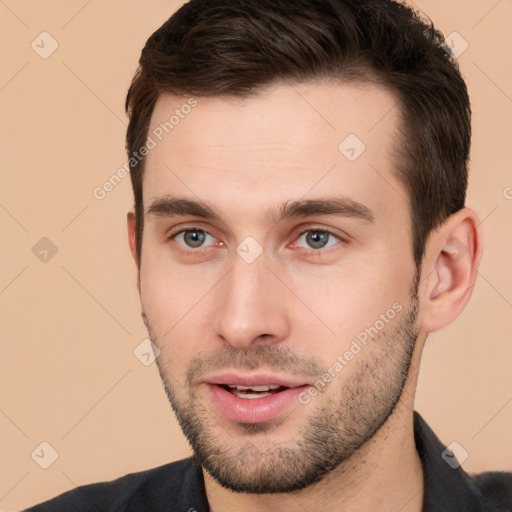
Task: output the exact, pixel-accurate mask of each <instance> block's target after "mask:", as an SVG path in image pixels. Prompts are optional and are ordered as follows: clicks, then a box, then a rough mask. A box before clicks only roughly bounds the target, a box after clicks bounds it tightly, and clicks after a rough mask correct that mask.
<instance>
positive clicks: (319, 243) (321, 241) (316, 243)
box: [308, 231, 328, 249]
mask: <svg viewBox="0 0 512 512" xmlns="http://www.w3.org/2000/svg"><path fill="white" fill-rule="evenodd" d="M327 238H328V234H327V233H324V232H322V231H311V232H310V233H309V234H308V243H309V244H310V245H312V246H313V247H315V248H316V249H318V248H321V247H324V246H325V244H326V243H327Z"/></svg>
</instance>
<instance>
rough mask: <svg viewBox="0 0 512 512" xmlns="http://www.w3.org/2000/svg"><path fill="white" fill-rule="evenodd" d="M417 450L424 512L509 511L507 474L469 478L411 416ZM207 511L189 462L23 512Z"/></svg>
mask: <svg viewBox="0 0 512 512" xmlns="http://www.w3.org/2000/svg"><path fill="white" fill-rule="evenodd" d="M414 437H415V441H416V449H417V450H418V454H419V456H420V459H421V462H422V465H423V474H424V501H423V512H505V511H506V512H511V511H512V473H508V472H503V471H502V472H498V471H494V472H487V473H480V474H478V475H471V476H470V475H468V474H467V473H466V472H464V470H463V469H462V467H461V466H459V465H458V464H457V463H456V461H454V460H453V458H452V457H451V454H450V452H446V451H445V450H446V447H445V446H444V445H443V444H442V443H441V442H440V441H439V439H438V438H437V437H436V435H435V434H434V432H432V430H431V429H430V427H429V426H428V425H427V424H426V423H425V421H424V420H423V418H422V417H421V416H420V415H419V414H418V413H417V412H415V413H414ZM94 511H98V512H139V511H148V512H149V511H151V512H208V511H209V508H208V501H207V499H206V493H205V489H204V480H203V474H202V471H201V468H200V467H199V466H198V465H197V464H195V462H194V461H193V459H192V458H188V459H184V460H180V461H177V462H172V463H170V464H166V465H165V466H160V467H158V468H154V469H150V470H147V471H141V472H139V473H131V474H129V475H126V476H124V477H121V478H119V479H117V480H114V481H111V482H102V483H95V484H89V485H84V486H81V487H77V488H76V489H73V490H71V491H68V492H66V493H64V494H61V495H60V496H57V497H56V498H53V499H52V500H49V501H46V502H44V503H41V504H39V505H36V506H34V507H31V508H29V509H27V510H26V512H94Z"/></svg>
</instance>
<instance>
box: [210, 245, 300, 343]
mask: <svg viewBox="0 0 512 512" xmlns="http://www.w3.org/2000/svg"><path fill="white" fill-rule="evenodd" d="M217 291H218V294H219V295H218V296H217V297H216V304H217V308H218V309H217V312H218V314H217V315H216V320H215V326H214V327H215V330H216V334H217V336H220V337H221V338H222V339H223V341H224V342H227V343H229V344H230V345H232V346H233V347H235V348H240V349H246V348H250V347H251V346H257V345H272V344H276V343H279V342H280V341H282V340H284V339H285V338H286V337H287V335H288V332H289V315H288V312H287V307H288V305H289V304H290V301H289V298H288V297H287V293H288V294H289V293H290V292H289V291H288V290H287V289H286V287H285V286H284V285H283V283H282V282H280V280H279V279H278V278H277V277H276V275H275V274H274V273H273V272H272V271H271V270H270V269H269V267H268V264H267V261H266V259H265V258H264V257H263V255H261V256H260V257H259V258H258V259H257V260H256V261H254V262H252V263H247V262H246V261H244V260H243V259H242V258H241V257H239V256H238V255H235V257H234V263H233V267H232V269H231V271H230V272H229V273H228V274H227V276H226V277H225V278H224V279H223V280H222V283H221V284H220V286H219V287H217ZM287 299H288V300H287Z"/></svg>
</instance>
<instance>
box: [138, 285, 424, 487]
mask: <svg viewBox="0 0 512 512" xmlns="http://www.w3.org/2000/svg"><path fill="white" fill-rule="evenodd" d="M417 289H418V287H417V280H416V279H415V285H414V286H413V289H412V290H411V302H410V305H409V308H408V309H407V311H405V312H404V314H403V315H402V316H401V318H400V319H398V318H397V320H396V321H397V322H399V323H398V324H397V325H396V326H395V327H391V326H390V325H388V326H386V328H385V329H383V331H382V332H381V333H379V335H378V337H376V338H375V339H373V340H372V341H370V342H369V345H368V347H365V348H364V350H362V352H364V353H365V354H364V356H363V357H360V356H359V355H357V356H356V357H355V358H354V359H353V360H352V362H350V363H349V364H350V365H355V366H354V368H355V370H354V371H353V372H352V374H351V375H350V376H349V378H348V379H346V380H345V381H343V386H342V387H341V388H340V389H339V392H338V393H337V395H334V396H333V399H332V400H331V401H330V402H327V401H326V400H321V398H322V397H323V394H322V393H321V394H319V395H318V397H316V398H315V399H314V400H312V401H311V402H310V403H309V404H308V405H299V407H304V413H305V414H308V416H307V419H306V423H305V424H304V425H303V426H302V427H301V428H300V429H299V430H298V431H297V432H296V433H295V434H294V435H293V439H290V440H289V441H287V442H286V443H284V442H277V441H275V440H273V439H272V432H273V431H274V429H279V424H276V423H275V422H273V423H262V424H244V423H237V426H238V428H237V430H238V434H237V436H238V437H239V439H237V438H236V437H235V436H233V435H230V434H229V433H228V432H227V430H226V429H224V428H223V427H222V426H220V425H219V424H218V423H217V422H216V421H215V418H214V415H213V414H212V413H211V412H208V411H207V410H206V409H205V408H204V407H203V406H202V405H201V403H200V401H199V398H198V396H197V393H196V392H195V390H193V389H191V388H189V389H187V391H186V392H184V391H183V390H182V389H181V387H182V386H181V385H180V384H178V383H177V382H176V381H174V379H173V378H172V376H170V375H169V374H168V372H166V368H165V362H163V361H161V360H159V359H157V365H158V370H159V373H160V377H161V379H162V382H163V384H164V388H165V392H166V394H167V397H168V399H169V402H170V404H171V407H172V409H173V410H174V412H175V414H176V417H177V420H178V422H179V424H180V426H181V428H182V430H183V433H184V434H185V436H186V438H187V439H188V441H189V443H190V445H191V447H192V449H193V452H194V458H195V460H196V462H197V463H198V464H199V465H201V466H202V467H203V468H204V469H205V470H206V471H208V473H209V474H210V475H211V476H212V477H213V478H214V479H215V480H216V481H217V482H218V483H219V484H220V485H222V486H223V487H225V488H227V489H230V490H232V491H235V492H241V493H252V494H267V493H287V492H292V491H297V490H300V489H304V488H305V487H308V486H310V485H312V484H314V483H316V482H319V481H320V480H322V479H323V478H324V477H325V476H326V475H328V474H329V473H331V472H332V471H333V470H334V469H336V468H337V467H339V466H340V465H341V464H343V463H344V462H346V461H347V460H348V459H350V457H352V456H353V455H354V454H355V453H356V452H357V451H358V450H359V449H360V448H361V447H362V446H363V445H365V444H366V443H367V442H368V441H370V440H371V439H372V438H373V437H374V436H375V434H376V433H377V432H378V431H379V429H380V428H381V427H382V426H383V425H384V423H385V422H386V421H387V420H388V418H389V417H390V416H391V414H392V413H393V411H394V409H395V407H396V405H397V404H398V402H399V400H400V398H401V396H402V393H403V390H404V386H405V383H406V381H407V377H408V374H409V369H410V365H411V360H412V357H413V353H414V347H415V342H416V339H417V332H416V330H415V329H416V327H415V324H416V318H417V315H418V295H417ZM143 316H144V317H145V322H146V325H147V327H148V331H149V334H150V337H151V339H152V341H153V343H154V344H155V345H157V346H159V343H158V340H157V339H156V337H155V335H154V332H153V330H152V329H151V326H150V325H149V323H147V317H146V316H145V314H144V313H143ZM278 350H279V349H277V348H275V347H272V346H260V347H255V349H254V350H253V351H243V353H242V352H240V350H238V349H235V348H233V347H231V346H230V347H229V348H228V349H227V352H225V353H224V354H223V357H222V358H221V359H223V360H226V361H227V360H229V361H231V362H233V364H232V366H231V367H238V368H245V369H254V368H257V367H259V366H261V367H268V366H265V363H269V362H270V363H271V365H272V367H273V368H275V369H278V368H279V367H280V368H281V370H282V371H284V372H288V373H289V372H290V357H291V356H290V357H286V358H285V359H286V361H283V363H284V364H282V365H281V364H279V362H280V358H281V355H282V354H281V352H279V351H278ZM230 355H231V358H230V357H229V356H230ZM219 360H220V359H218V360H217V361H219ZM291 360H292V361H295V362H296V364H297V365H298V366H300V367H301V369H302V370H304V369H308V368H309V369H310V370H311V371H313V369H314V370H315V371H318V367H317V365H315V363H314V361H313V362H301V361H299V360H298V359H296V358H292V359H291ZM207 365H208V364H207V363H205V362H204V361H200V362H198V364H197V365H196V366H195V371H196V372H197V371H199V368H200V369H201V370H203V369H205V367H207ZM344 371H346V370H344ZM192 373H193V372H192ZM191 376H192V375H191V369H190V368H189V373H188V379H187V382H189V381H190V380H191ZM317 376H321V374H317ZM336 378H339V377H335V378H333V380H332V382H331V383H329V385H328V386H327V387H326V388H325V389H324V391H327V390H329V389H330V388H331V386H336ZM308 408H309V412H308ZM282 421H283V422H284V421H286V418H284V419H283V420H282Z"/></svg>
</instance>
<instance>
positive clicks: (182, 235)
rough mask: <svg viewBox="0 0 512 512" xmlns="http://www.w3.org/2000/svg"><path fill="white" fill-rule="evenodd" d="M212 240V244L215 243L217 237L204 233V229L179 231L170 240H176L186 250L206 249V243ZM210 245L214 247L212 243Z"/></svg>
mask: <svg viewBox="0 0 512 512" xmlns="http://www.w3.org/2000/svg"><path fill="white" fill-rule="evenodd" d="M208 238H210V241H211V242H215V237H213V236H212V235H210V234H209V233H207V232H206V231H204V230H203V229H184V230H182V231H178V233H175V234H173V235H171V236H170V237H169V239H171V240H172V239H176V241H177V242H178V243H179V244H180V245H182V246H183V247H185V248H191V249H197V248H200V247H204V246H205V245H204V244H205V241H207V239H208ZM208 245H213V244H212V243H210V244H208Z"/></svg>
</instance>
